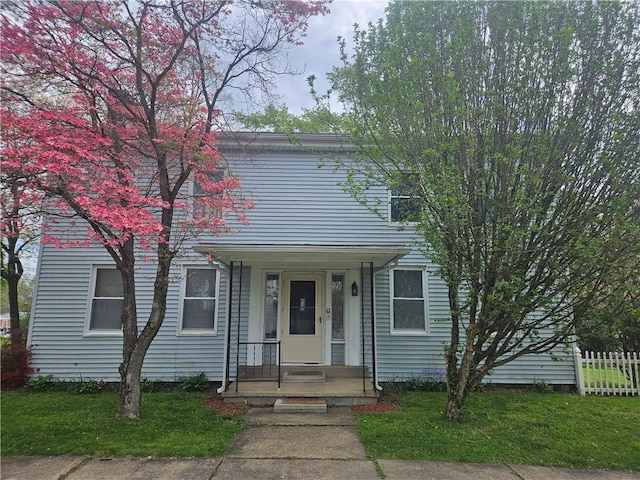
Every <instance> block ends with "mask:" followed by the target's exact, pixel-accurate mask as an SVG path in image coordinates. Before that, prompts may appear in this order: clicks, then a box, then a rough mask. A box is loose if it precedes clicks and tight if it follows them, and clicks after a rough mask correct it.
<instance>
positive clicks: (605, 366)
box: [577, 352, 640, 396]
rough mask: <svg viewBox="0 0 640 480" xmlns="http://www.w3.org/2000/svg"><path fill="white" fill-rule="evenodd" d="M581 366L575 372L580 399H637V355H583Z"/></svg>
mask: <svg viewBox="0 0 640 480" xmlns="http://www.w3.org/2000/svg"><path fill="white" fill-rule="evenodd" d="M581 366H582V368H579V369H578V372H577V373H578V387H579V390H580V394H581V395H585V394H587V393H593V394H595V395H638V396H640V355H638V353H637V352H633V353H631V352H627V353H621V352H606V353H602V352H584V354H583V355H582V356H581ZM580 387H581V388H580Z"/></svg>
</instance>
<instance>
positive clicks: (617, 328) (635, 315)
mask: <svg viewBox="0 0 640 480" xmlns="http://www.w3.org/2000/svg"><path fill="white" fill-rule="evenodd" d="M638 272H640V257H636V258H633V259H631V263H630V264H629V265H628V266H627V268H625V269H621V270H619V271H618V273H617V275H616V276H615V278H614V279H613V280H612V281H611V282H610V284H611V285H613V286H614V287H615V288H613V289H612V294H611V295H610V296H609V297H607V298H606V299H605V301H604V302H602V303H601V304H599V305H595V306H593V307H592V308H591V309H590V310H588V311H584V312H576V317H577V320H578V325H577V336H578V346H579V347H580V349H581V350H582V351H587V350H589V351H593V352H612V351H614V352H617V351H622V352H640V275H638ZM610 288H611V287H610Z"/></svg>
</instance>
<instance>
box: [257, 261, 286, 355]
mask: <svg viewBox="0 0 640 480" xmlns="http://www.w3.org/2000/svg"><path fill="white" fill-rule="evenodd" d="M282 273H283V272H281V271H278V270H269V269H267V270H263V271H262V275H261V278H262V285H261V286H260V289H261V294H260V332H261V336H260V340H259V341H260V342H265V343H268V342H273V343H276V342H278V341H279V340H281V338H280V325H281V323H280V322H281V318H280V317H281V312H282V304H281V303H280V302H281V301H282ZM270 275H277V276H278V308H277V310H276V336H275V337H274V338H267V332H266V329H267V322H266V318H265V316H266V312H265V307H266V305H265V301H266V297H267V278H268V277H269V276H270Z"/></svg>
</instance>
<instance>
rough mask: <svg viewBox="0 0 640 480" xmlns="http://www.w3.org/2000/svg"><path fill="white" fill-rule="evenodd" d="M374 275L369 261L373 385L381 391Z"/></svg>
mask: <svg viewBox="0 0 640 480" xmlns="http://www.w3.org/2000/svg"><path fill="white" fill-rule="evenodd" d="M374 281H375V279H374V275H373V262H371V263H369V284H370V286H371V366H372V369H373V387H374V388H375V389H376V390H378V391H381V390H382V387H381V386H380V384H379V383H378V351H377V349H376V346H377V341H378V340H377V337H376V301H375V298H376V297H375V283H374Z"/></svg>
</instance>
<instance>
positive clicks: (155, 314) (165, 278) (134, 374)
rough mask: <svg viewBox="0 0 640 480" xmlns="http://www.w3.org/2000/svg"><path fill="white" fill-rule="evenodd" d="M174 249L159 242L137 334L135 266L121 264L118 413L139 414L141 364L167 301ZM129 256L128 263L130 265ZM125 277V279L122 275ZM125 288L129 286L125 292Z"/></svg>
mask: <svg viewBox="0 0 640 480" xmlns="http://www.w3.org/2000/svg"><path fill="white" fill-rule="evenodd" d="M173 257H174V255H173V253H172V252H170V251H169V249H168V248H167V247H166V245H161V246H159V249H158V267H157V270H156V279H155V282H154V288H153V304H152V308H151V313H150V314H149V319H148V321H147V323H146V325H145V326H144V328H143V329H142V332H140V334H139V335H138V326H137V316H136V315H137V312H136V305H135V283H134V282H135V279H134V269H133V267H132V266H131V268H127V267H124V268H123V270H121V273H122V275H123V283H124V288H125V307H124V311H123V336H124V338H123V350H122V353H123V356H122V358H123V360H122V363H121V364H120V368H119V371H120V392H119V403H118V417H121V418H140V409H141V406H142V390H141V386H140V383H141V380H142V365H143V363H144V358H145V356H146V354H147V351H148V350H149V347H150V346H151V342H152V341H153V339H154V338H155V337H156V335H157V334H158V331H159V330H160V327H161V325H162V322H163V321H164V316H165V312H166V305H167V291H168V288H169V272H170V268H171V262H172V260H173ZM132 262H133V260H131V265H133V263H132ZM125 277H126V279H125ZM127 288H130V289H132V290H131V292H133V295H131V292H129V293H130V295H129V296H127V291H128V290H127Z"/></svg>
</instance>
